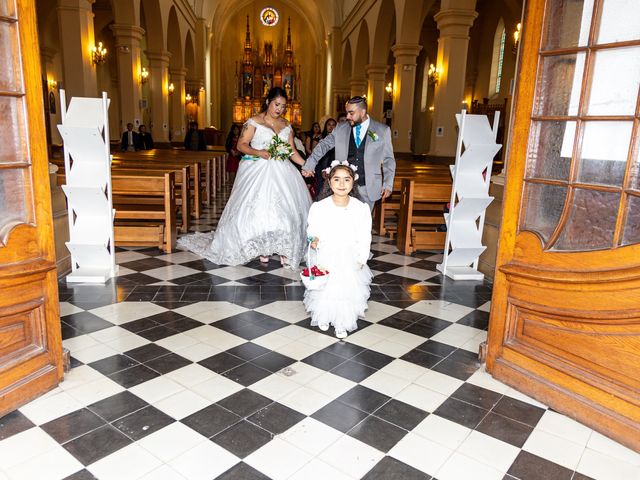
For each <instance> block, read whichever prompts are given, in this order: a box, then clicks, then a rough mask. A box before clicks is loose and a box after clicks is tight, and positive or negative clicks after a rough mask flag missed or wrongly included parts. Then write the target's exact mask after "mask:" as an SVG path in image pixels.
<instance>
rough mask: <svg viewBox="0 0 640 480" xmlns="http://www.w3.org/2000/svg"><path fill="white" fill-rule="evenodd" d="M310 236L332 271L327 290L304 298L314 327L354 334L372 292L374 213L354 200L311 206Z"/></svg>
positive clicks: (323, 263) (322, 262) (321, 260)
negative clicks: (369, 263) (371, 261)
mask: <svg viewBox="0 0 640 480" xmlns="http://www.w3.org/2000/svg"><path fill="white" fill-rule="evenodd" d="M307 233H308V234H309V236H310V237H317V238H318V239H319V240H320V241H319V242H318V249H317V254H318V262H317V263H318V266H319V267H321V268H325V269H327V270H329V278H328V279H327V284H326V285H325V287H324V288H323V289H322V290H307V291H306V292H305V295H304V306H305V308H306V310H307V312H309V313H311V325H313V326H329V325H332V326H333V327H335V329H336V332H351V331H353V330H355V329H356V328H358V326H357V321H358V317H363V316H364V313H365V310H366V309H367V300H368V299H369V293H370V289H369V285H370V284H371V278H372V274H371V270H370V269H369V267H368V266H367V260H368V258H369V251H370V247H371V211H370V210H369V207H368V206H367V205H366V204H365V203H363V202H361V201H360V200H356V199H355V198H353V197H350V198H349V204H348V205H347V206H346V207H340V206H337V205H336V204H335V203H334V202H333V198H332V197H328V198H325V199H324V200H321V201H319V202H316V203H314V204H313V205H312V206H311V210H309V218H308V227H307Z"/></svg>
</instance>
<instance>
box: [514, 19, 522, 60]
mask: <svg viewBox="0 0 640 480" xmlns="http://www.w3.org/2000/svg"><path fill="white" fill-rule="evenodd" d="M521 30H522V24H521V23H519V24H518V25H516V31H515V32H513V49H512V52H513V53H514V54H516V53H517V52H518V45H519V44H520V35H521V33H520V31H521Z"/></svg>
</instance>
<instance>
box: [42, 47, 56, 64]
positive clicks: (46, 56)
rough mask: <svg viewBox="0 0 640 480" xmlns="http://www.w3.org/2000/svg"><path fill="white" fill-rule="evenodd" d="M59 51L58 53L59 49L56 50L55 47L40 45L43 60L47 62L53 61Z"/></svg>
mask: <svg viewBox="0 0 640 480" xmlns="http://www.w3.org/2000/svg"><path fill="white" fill-rule="evenodd" d="M57 53H58V50H56V49H55V48H51V47H44V46H41V47H40V56H41V57H42V60H43V61H44V63H45V64H46V63H53V59H54V58H55V56H56V55H57Z"/></svg>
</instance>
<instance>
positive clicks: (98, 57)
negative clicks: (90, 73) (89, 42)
mask: <svg viewBox="0 0 640 480" xmlns="http://www.w3.org/2000/svg"><path fill="white" fill-rule="evenodd" d="M106 59H107V49H106V48H104V47H103V46H102V42H98V46H97V47H96V46H95V45H94V47H93V49H92V50H91V60H92V61H93V64H94V65H98V64H100V63H103V62H104V61H105V60H106Z"/></svg>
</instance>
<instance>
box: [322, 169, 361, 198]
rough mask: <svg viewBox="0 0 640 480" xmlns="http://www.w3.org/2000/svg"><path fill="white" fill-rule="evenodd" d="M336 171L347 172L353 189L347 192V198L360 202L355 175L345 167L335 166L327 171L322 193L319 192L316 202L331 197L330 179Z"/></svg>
mask: <svg viewBox="0 0 640 480" xmlns="http://www.w3.org/2000/svg"><path fill="white" fill-rule="evenodd" d="M338 170H344V171H345V172H347V173H348V174H349V176H350V177H351V180H352V181H353V188H352V189H351V191H350V192H349V196H350V197H353V198H355V199H356V200H360V201H362V197H361V196H360V192H359V190H358V184H357V183H356V174H355V173H354V171H353V170H351V168H349V167H347V166H346V165H336V166H335V167H333V168H332V169H331V170H329V175H327V178H326V179H325V181H324V185H323V186H322V191H321V192H320V195H318V201H320V200H324V199H325V198H327V197H330V196H331V195H333V190H331V178H332V177H333V176H334V175H335V173H336V172H337V171H338Z"/></svg>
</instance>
